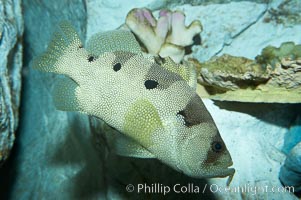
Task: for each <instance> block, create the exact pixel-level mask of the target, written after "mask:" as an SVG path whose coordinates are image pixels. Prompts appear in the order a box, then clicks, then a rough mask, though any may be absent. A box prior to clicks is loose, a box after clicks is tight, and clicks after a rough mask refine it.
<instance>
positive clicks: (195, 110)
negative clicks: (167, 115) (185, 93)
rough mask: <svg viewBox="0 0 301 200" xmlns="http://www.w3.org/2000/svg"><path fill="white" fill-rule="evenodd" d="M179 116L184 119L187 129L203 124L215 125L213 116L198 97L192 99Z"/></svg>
mask: <svg viewBox="0 0 301 200" xmlns="http://www.w3.org/2000/svg"><path fill="white" fill-rule="evenodd" d="M178 114H179V115H182V116H183V117H184V121H185V126H187V127H192V126H194V125H198V124H200V123H202V122H206V123H208V122H209V123H213V124H214V121H213V119H212V117H211V115H210V114H209V112H208V111H207V109H206V107H205V105H204V103H203V101H202V100H201V98H200V97H199V96H198V95H195V96H194V97H193V98H191V99H190V101H189V102H188V104H187V105H186V107H185V108H184V110H181V111H179V112H178Z"/></svg>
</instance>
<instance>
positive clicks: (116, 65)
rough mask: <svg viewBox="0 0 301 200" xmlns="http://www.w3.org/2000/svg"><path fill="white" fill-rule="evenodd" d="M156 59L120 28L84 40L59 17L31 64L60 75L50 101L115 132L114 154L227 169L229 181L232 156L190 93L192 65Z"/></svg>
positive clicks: (187, 168) (199, 173) (194, 168)
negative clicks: (111, 128)
mask: <svg viewBox="0 0 301 200" xmlns="http://www.w3.org/2000/svg"><path fill="white" fill-rule="evenodd" d="M157 60H158V59H154V58H153V57H152V56H148V55H145V54H144V53H142V51H141V48H140V46H139V43H138V42H137V40H136V39H135V37H134V36H133V35H132V33H131V32H129V31H127V30H114V31H108V32H104V33H98V34H95V35H94V36H92V37H91V39H90V40H89V41H88V42H87V44H86V45H85V47H84V46H83V43H82V41H81V40H80V38H79V36H78V34H77V32H76V31H75V29H74V28H73V27H72V25H70V24H69V23H67V22H64V23H61V24H60V25H59V27H58V30H57V31H56V32H55V34H54V37H53V39H52V41H51V42H50V44H49V45H48V48H47V50H46V52H45V53H44V54H42V55H41V56H40V57H38V58H37V59H36V60H35V61H34V64H33V67H34V68H35V69H38V70H40V71H45V72H53V73H57V74H63V75H64V78H62V79H61V80H60V81H59V82H58V83H57V84H56V87H55V89H54V94H53V99H54V103H55V106H56V108H57V109H59V110H63V111H79V112H81V113H84V114H87V115H92V116H95V117H97V118H100V119H102V120H103V121H104V122H106V123H107V124H108V125H109V126H111V127H113V128H115V129H116V130H118V131H119V132H120V133H121V134H120V136H118V137H116V138H117V139H116V144H117V145H115V147H116V150H115V151H116V152H117V153H118V154H120V155H123V156H131V157H140V158H157V159H159V160H160V161H161V162H163V163H165V164H167V165H169V166H170V167H172V168H174V169H175V170H177V171H179V172H183V173H184V174H186V175H188V176H191V177H196V178H211V177H227V176H229V179H228V182H227V183H228V184H229V183H230V182H231V180H232V177H233V175H234V173H235V170H234V168H229V167H230V166H231V165H232V164H233V163H232V159H231V156H230V154H229V152H228V150H227V148H226V146H225V143H224V142H223V140H222V138H221V136H220V134H219V131H218V129H217V127H216V125H215V123H214V121H213V119H212V117H211V115H210V114H209V112H208V111H207V109H206V107H205V106H204V104H203V102H202V100H201V98H200V97H199V96H198V95H197V94H196V89H195V87H196V73H195V71H194V68H193V67H191V66H189V65H183V64H176V63H174V62H173V61H172V60H171V59H169V58H166V59H162V60H161V61H157Z"/></svg>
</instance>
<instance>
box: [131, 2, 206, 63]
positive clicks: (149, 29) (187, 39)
mask: <svg viewBox="0 0 301 200" xmlns="http://www.w3.org/2000/svg"><path fill="white" fill-rule="evenodd" d="M126 25H127V26H128V28H129V29H130V30H131V31H132V32H133V33H134V34H135V35H136V37H137V38H138V39H139V40H140V42H141V43H142V44H143V46H144V47H145V48H146V49H145V50H146V51H147V52H148V53H150V54H153V55H160V56H161V57H163V58H165V57H170V58H172V59H173V60H174V61H175V62H177V63H179V62H180V61H181V60H182V59H183V57H184V54H185V47H186V46H189V45H192V44H193V37H194V36H195V35H197V34H200V33H201V31H202V25H201V23H200V21H198V20H195V21H193V22H192V23H191V24H190V25H189V26H188V27H187V26H185V15H184V13H182V12H180V11H175V12H172V11H169V10H161V11H160V13H159V18H158V20H156V19H155V18H154V16H153V14H152V12H151V11H150V10H149V9H146V8H135V9H132V10H131V11H130V12H129V13H128V15H127V17H126Z"/></svg>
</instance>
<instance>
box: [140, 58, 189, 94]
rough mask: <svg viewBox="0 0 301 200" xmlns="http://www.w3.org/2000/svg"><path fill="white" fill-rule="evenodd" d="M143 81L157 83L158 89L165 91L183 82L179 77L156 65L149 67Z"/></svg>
mask: <svg viewBox="0 0 301 200" xmlns="http://www.w3.org/2000/svg"><path fill="white" fill-rule="evenodd" d="M144 79H145V80H154V81H157V82H158V83H159V84H158V87H157V88H158V89H167V88H168V87H170V86H171V85H172V84H173V83H175V82H177V81H183V78H182V77H181V76H180V75H178V74H176V73H173V72H170V71H168V70H167V69H164V68H162V67H161V66H160V65H158V64H156V63H153V64H152V65H151V67H150V68H149V70H148V72H147V74H146V75H145V78H144Z"/></svg>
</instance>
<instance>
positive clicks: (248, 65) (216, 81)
mask: <svg viewBox="0 0 301 200" xmlns="http://www.w3.org/2000/svg"><path fill="white" fill-rule="evenodd" d="M195 63H196V65H197V66H198V70H199V77H198V82H199V83H200V84H202V85H203V86H204V87H205V89H207V92H208V94H206V93H205V92H203V93H201V92H200V95H201V96H203V97H209V98H211V99H214V100H222V101H241V102H266V103H272V102H274V103H301V45H296V44H294V43H293V42H285V43H282V44H281V46H280V47H279V48H276V47H273V46H267V47H266V48H264V49H263V50H262V53H261V54H260V55H258V56H256V58H255V60H251V59H248V58H244V57H236V56H231V55H227V54H224V55H222V56H220V57H214V58H212V59H210V60H209V61H207V62H204V63H197V62H196V61H195Z"/></svg>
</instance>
